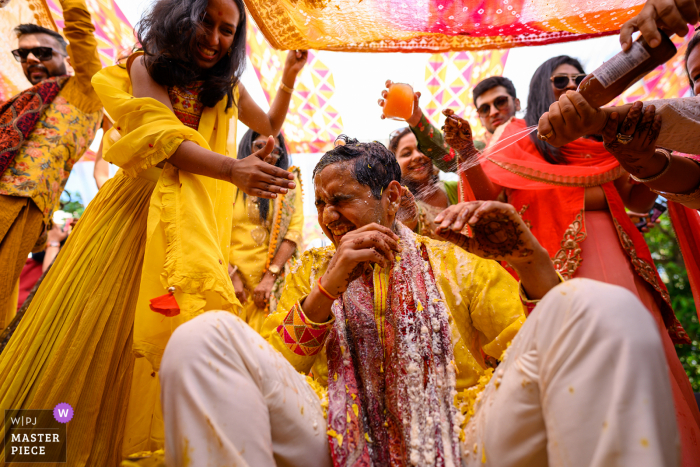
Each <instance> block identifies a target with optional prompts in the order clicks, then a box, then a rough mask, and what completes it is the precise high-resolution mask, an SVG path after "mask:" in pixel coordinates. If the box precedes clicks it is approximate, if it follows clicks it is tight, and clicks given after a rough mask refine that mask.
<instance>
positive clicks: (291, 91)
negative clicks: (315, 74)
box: [280, 81, 294, 94]
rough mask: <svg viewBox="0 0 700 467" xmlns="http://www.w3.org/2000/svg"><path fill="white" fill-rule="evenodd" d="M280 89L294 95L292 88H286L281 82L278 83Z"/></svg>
mask: <svg viewBox="0 0 700 467" xmlns="http://www.w3.org/2000/svg"><path fill="white" fill-rule="evenodd" d="M280 89H281V90H282V91H284V92H288V93H289V94H293V93H294V88H290V87H289V86H287V85H286V84H284V83H283V82H281V81H280Z"/></svg>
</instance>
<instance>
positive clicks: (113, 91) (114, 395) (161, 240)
mask: <svg viewBox="0 0 700 467" xmlns="http://www.w3.org/2000/svg"><path fill="white" fill-rule="evenodd" d="M93 86H94V88H95V91H96V92H97V94H98V95H99V96H100V98H101V99H102V102H103V104H104V106H105V108H106V109H107V111H108V112H109V114H110V115H111V116H112V117H113V118H114V120H115V128H116V129H117V131H118V132H119V135H120V137H119V138H118V139H117V140H116V141H115V142H114V143H113V144H112V145H111V147H109V150H108V151H107V152H106V153H105V160H108V161H110V162H112V163H114V164H116V165H118V166H120V167H121V170H120V171H119V172H118V173H117V175H116V176H115V177H114V178H112V179H111V180H109V181H108V182H107V183H106V184H105V186H104V187H103V188H102V189H101V190H100V191H99V192H98V194H97V196H96V197H95V199H94V200H93V201H92V202H91V203H90V205H89V206H88V207H87V209H86V210H85V213H84V214H83V216H82V217H81V219H80V222H79V223H78V225H77V227H76V228H75V229H74V231H73V233H72V234H71V236H70V238H69V239H68V242H67V243H66V246H65V247H64V248H63V249H62V250H61V253H60V254H59V255H58V257H57V259H56V262H55V263H54V265H53V267H52V268H51V270H50V272H49V274H48V275H47V277H46V279H45V280H44V283H43V284H42V286H41V287H40V288H39V290H38V292H37V294H36V295H35V297H34V300H33V302H32V304H31V306H30V307H29V309H28V310H27V313H26V315H25V317H24V319H23V320H22V322H21V323H20V325H19V327H18V329H17V331H16V332H15V334H14V336H13V338H12V339H11V340H10V342H9V343H8V345H7V348H6V349H5V351H4V352H3V353H2V354H1V355H0V410H2V409H52V408H53V407H55V406H56V404H58V403H60V402H66V403H68V404H70V405H71V406H72V407H73V408H74V409H75V416H74V418H73V420H71V422H70V423H71V429H70V431H71V435H70V436H69V438H68V446H67V452H68V464H67V465H71V466H84V465H87V466H93V465H94V466H98V465H99V466H102V465H115V464H116V463H117V461H119V460H120V459H121V457H122V454H123V453H122V444H124V449H125V450H126V451H131V450H132V449H131V446H132V445H133V444H138V443H141V444H144V443H148V442H150V441H151V440H153V443H155V446H153V445H149V446H148V448H151V447H158V444H159V443H161V444H162V438H163V435H162V423H160V422H159V413H158V411H159V405H160V404H159V401H158V380H157V373H155V372H154V368H156V365H157V364H158V363H159V362H160V355H161V354H162V349H164V348H165V344H166V343H167V339H168V337H169V336H170V333H171V332H172V330H173V329H174V328H175V327H176V326H177V325H178V324H180V323H181V322H183V321H184V320H186V319H189V318H190V317H193V316H195V315H196V314H198V313H201V312H203V311H204V310H205V309H211V308H224V309H229V310H231V311H237V309H238V308H239V307H240V304H239V303H238V301H237V299H236V297H235V292H234V290H233V287H232V285H231V281H230V280H229V278H228V273H227V269H226V260H227V258H228V248H229V243H230V234H231V210H232V205H233V188H234V187H233V185H231V184H230V183H226V182H222V181H217V180H213V179H208V178H206V177H200V176H197V175H193V174H190V173H187V172H184V171H179V170H178V169H176V168H175V167H173V166H171V165H169V164H167V163H166V165H165V169H163V170H162V171H160V170H159V169H157V168H155V165H156V164H158V163H159V162H161V161H164V160H165V159H167V158H168V157H170V156H171V155H172V154H173V153H174V152H175V150H176V149H177V148H178V147H179V145H180V143H182V142H183V141H185V140H189V141H194V142H196V143H197V144H199V145H201V146H202V147H205V148H211V149H212V150H214V151H216V152H219V153H221V154H228V155H230V156H232V157H235V131H232V132H230V133H229V131H228V126H229V121H232V122H233V128H234V129H235V121H236V116H237V108H236V106H233V107H232V108H231V109H229V110H228V111H226V110H225V102H220V103H219V104H218V105H217V106H216V107H214V108H206V109H205V110H204V111H203V113H202V116H201V120H200V125H199V130H198V131H196V130H193V129H191V128H188V127H187V126H185V125H183V124H182V123H181V122H180V121H179V120H178V119H177V118H176V117H175V115H174V114H173V112H172V111H170V109H168V108H167V107H166V106H164V105H163V104H161V103H159V102H157V101H155V100H154V99H148V98H134V97H133V96H132V94H131V81H130V79H129V76H128V74H127V72H126V70H125V69H124V68H121V67H119V66H112V67H109V68H106V69H104V70H102V71H100V72H99V73H97V74H96V75H95V77H94V78H93ZM168 286H173V287H175V288H176V293H175V296H176V299H177V301H178V303H179V305H180V308H181V310H182V313H181V315H180V316H177V317H175V318H165V317H164V316H162V315H158V314H156V313H154V312H152V311H150V309H149V306H148V300H149V299H151V298H154V297H157V296H159V295H163V294H164V293H165V290H166V288H167V287H168ZM135 316H136V322H135V321H134V320H135ZM153 316H157V318H156V319H151V318H152V317H153ZM132 343H133V347H132ZM137 345H138V347H137ZM134 347H137V348H138V349H141V353H142V354H143V355H145V356H146V357H147V358H139V359H136V365H135V361H134V353H133V348H134ZM132 376H133V381H132ZM132 383H133V384H132ZM127 408H128V413H129V415H130V417H129V423H130V424H129V427H130V430H127V431H125V428H124V427H125V424H126V423H127V420H126V418H127ZM132 414H137V415H138V417H133V416H131V415H132ZM139 417H140V418H139ZM141 444H138V445H139V446H140V445H141ZM1 461H2V459H0V464H1V463H2V462H1Z"/></svg>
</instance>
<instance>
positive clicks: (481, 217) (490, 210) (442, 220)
mask: <svg viewBox="0 0 700 467" xmlns="http://www.w3.org/2000/svg"><path fill="white" fill-rule="evenodd" d="M435 224H437V225H438V226H437V228H436V230H435V233H436V234H437V235H439V236H440V237H442V238H444V239H445V240H447V241H449V242H451V243H454V244H455V245H457V246H459V247H460V248H462V249H463V250H466V251H468V252H470V253H474V254H475V255H478V256H481V257H482V258H487V259H495V260H497V261H507V262H508V263H512V262H515V263H518V262H520V261H522V260H523V258H527V257H529V256H532V254H533V253H534V251H535V249H539V248H541V247H540V245H539V243H538V242H537V240H536V239H535V237H534V235H532V232H530V229H528V228H527V226H526V225H525V222H523V220H522V218H521V217H520V215H519V214H518V213H517V212H516V211H515V208H514V207H513V206H511V205H510V204H505V203H501V202H498V201H470V202H467V203H460V204H455V205H453V206H450V207H448V208H447V209H446V210H444V211H443V212H441V213H440V214H438V215H437V217H436V218H435ZM466 225H469V227H471V229H472V232H473V233H474V236H473V237H469V236H467V235H464V234H462V230H463V229H464V227H465V226H466Z"/></svg>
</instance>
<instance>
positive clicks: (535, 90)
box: [525, 55, 585, 164]
mask: <svg viewBox="0 0 700 467" xmlns="http://www.w3.org/2000/svg"><path fill="white" fill-rule="evenodd" d="M561 65H571V66H573V67H574V68H576V69H577V70H578V71H579V73H585V71H583V66H581V63H580V62H579V61H578V60H576V59H575V58H571V57H569V56H568V55H560V56H558V57H554V58H550V59H549V60H547V61H546V62H544V63H543V64H542V65H540V67H539V68H538V69H537V71H535V74H534V75H532V79H531V80H530V94H529V95H528V96H527V110H526V112H525V124H526V125H527V126H533V125H537V123H538V122H539V121H540V117H541V116H542V115H543V114H544V113H545V112H547V111H548V110H549V106H550V105H552V104H553V103H554V91H552V82H551V80H550V78H551V77H552V73H554V70H556V69H557V67H559V66H561ZM530 139H531V140H532V142H533V143H534V144H535V147H536V148H537V150H538V151H539V152H540V154H542V157H544V159H545V160H546V161H547V162H549V163H550V164H561V163H563V161H562V156H561V152H560V151H559V149H557V148H555V147H554V146H552V145H551V144H549V143H547V142H545V141H542V140H541V139H539V138H538V137H537V132H533V133H530Z"/></svg>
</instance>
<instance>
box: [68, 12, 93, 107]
mask: <svg viewBox="0 0 700 467" xmlns="http://www.w3.org/2000/svg"><path fill="white" fill-rule="evenodd" d="M61 7H63V19H64V20H65V27H64V28H63V34H64V35H65V36H66V39H68V43H69V45H68V55H69V56H70V60H71V66H72V67H73V70H75V76H73V77H72V78H71V79H69V80H68V82H67V83H66V85H65V86H64V90H63V91H64V96H65V98H66V99H67V100H68V101H69V102H70V103H71V104H73V105H75V106H76V107H77V108H79V109H80V110H82V111H83V112H86V113H92V112H97V111H98V110H100V109H101V108H102V103H101V102H100V98H99V97H98V96H97V94H96V93H95V90H94V89H93V87H92V84H91V83H90V81H91V80H92V77H93V76H94V75H95V73H97V72H98V71H100V70H101V69H102V62H100V58H99V56H98V54H97V40H95V35H94V34H95V27H94V26H93V25H92V21H91V19H90V12H89V11H88V9H87V6H86V5H85V1H84V0H61Z"/></svg>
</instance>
